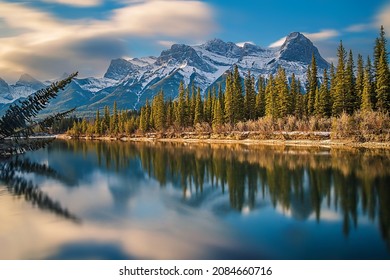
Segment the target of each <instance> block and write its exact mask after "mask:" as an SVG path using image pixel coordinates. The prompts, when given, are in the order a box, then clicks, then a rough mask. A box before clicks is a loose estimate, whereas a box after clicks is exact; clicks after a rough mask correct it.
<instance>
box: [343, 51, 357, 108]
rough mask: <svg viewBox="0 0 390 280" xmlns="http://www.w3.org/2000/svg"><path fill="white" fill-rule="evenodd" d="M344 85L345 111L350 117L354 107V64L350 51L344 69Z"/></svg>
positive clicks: (355, 99) (355, 100)
mask: <svg viewBox="0 0 390 280" xmlns="http://www.w3.org/2000/svg"><path fill="white" fill-rule="evenodd" d="M345 79H346V81H345V83H346V96H345V110H346V112H347V113H348V114H350V115H352V113H353V112H354V109H355V107H356V103H357V98H356V92H355V89H356V82H355V75H354V62H353V54H352V50H350V51H349V55H348V60H347V65H346V69H345Z"/></svg>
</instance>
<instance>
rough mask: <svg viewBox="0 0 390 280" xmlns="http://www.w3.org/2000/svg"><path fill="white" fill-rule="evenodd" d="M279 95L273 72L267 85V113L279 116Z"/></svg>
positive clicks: (275, 116) (274, 116)
mask: <svg viewBox="0 0 390 280" xmlns="http://www.w3.org/2000/svg"><path fill="white" fill-rule="evenodd" d="M277 101H278V97H277V92H276V87H275V82H274V77H273V76H272V74H271V75H270V76H269V80H268V83H267V86H266V88H265V114H266V115H267V116H271V117H273V118H278V117H279V111H278V102H277Z"/></svg>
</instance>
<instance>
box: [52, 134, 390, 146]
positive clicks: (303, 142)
mask: <svg viewBox="0 0 390 280" xmlns="http://www.w3.org/2000/svg"><path fill="white" fill-rule="evenodd" d="M56 138H57V139H62V140H92V141H122V142H172V143H187V144H198V143H203V144H242V145H248V146H250V145H268V146H295V147H323V148H343V147H347V148H366V149H390V142H374V141H373V142H356V141H353V140H338V139H337V140H332V139H323V140H313V139H295V140H284V139H228V138H183V137H182V138H156V137H146V136H142V137H127V136H124V137H111V136H99V137H90V136H81V137H72V136H69V135H66V134H58V135H56Z"/></svg>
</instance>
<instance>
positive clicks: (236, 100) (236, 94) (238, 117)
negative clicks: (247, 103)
mask: <svg viewBox="0 0 390 280" xmlns="http://www.w3.org/2000/svg"><path fill="white" fill-rule="evenodd" d="M243 108H244V96H243V94H242V82H241V76H240V73H239V71H238V66H237V65H235V66H234V73H233V123H237V122H239V121H242V120H243V119H244V117H245V111H244V110H243Z"/></svg>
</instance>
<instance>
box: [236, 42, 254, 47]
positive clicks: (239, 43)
mask: <svg viewBox="0 0 390 280" xmlns="http://www.w3.org/2000/svg"><path fill="white" fill-rule="evenodd" d="M245 44H251V45H256V44H255V43H253V42H252V41H246V42H238V43H236V45H237V46H239V47H241V48H242V47H243V46H244V45H245Z"/></svg>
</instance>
